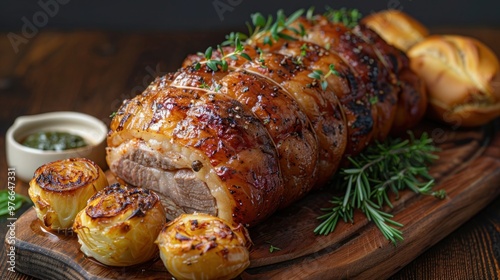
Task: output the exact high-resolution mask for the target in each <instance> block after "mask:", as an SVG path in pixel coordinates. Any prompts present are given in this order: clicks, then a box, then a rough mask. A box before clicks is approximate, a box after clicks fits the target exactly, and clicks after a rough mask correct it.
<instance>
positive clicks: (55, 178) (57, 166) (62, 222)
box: [28, 158, 108, 230]
mask: <svg viewBox="0 0 500 280" xmlns="http://www.w3.org/2000/svg"><path fill="white" fill-rule="evenodd" d="M29 185H30V188H29V189H28V194H29V196H30V198H31V200H32V201H33V203H34V205H35V210H36V214H37V216H38V218H39V219H40V220H41V221H42V223H43V224H44V225H45V226H46V227H48V228H50V229H53V230H66V229H70V228H71V227H72V226H73V221H74V219H75V216H76V214H77V213H78V212H79V211H80V210H82V209H83V208H84V207H85V206H86V205H87V200H88V199H89V198H90V197H91V196H93V195H94V194H95V193H96V192H97V191H99V190H102V189H103V188H104V187H106V186H107V185H108V180H107V179H106V176H105V175H104V172H103V171H102V169H101V168H100V167H99V166H98V165H97V164H95V163H94V162H93V161H91V160H89V159H85V158H71V159H64V160H58V161H54V162H50V163H47V164H44V165H42V166H40V167H39V168H38V169H37V170H36V171H35V175H34V177H33V179H32V180H31V181H30V183H29Z"/></svg>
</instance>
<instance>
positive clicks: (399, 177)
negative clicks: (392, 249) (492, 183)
mask: <svg viewBox="0 0 500 280" xmlns="http://www.w3.org/2000/svg"><path fill="white" fill-rule="evenodd" d="M409 136H410V137H409V139H407V140H402V139H388V140H387V141H385V142H383V143H380V142H377V143H375V144H374V145H371V146H369V147H368V148H367V149H366V150H365V151H364V152H363V153H361V154H359V155H358V156H356V157H354V158H351V157H349V161H350V163H351V167H349V168H344V169H342V170H341V171H340V172H339V173H338V176H337V178H336V179H337V180H336V182H338V186H339V187H340V188H341V189H342V190H345V194H344V195H343V196H340V197H338V196H336V197H333V198H332V200H330V203H331V204H332V205H333V206H332V207H330V208H324V209H322V210H323V211H326V212H327V213H326V214H324V215H321V216H319V217H318V219H320V220H323V222H322V223H321V224H320V225H319V226H318V227H316V229H315V230H314V232H315V233H316V234H324V235H326V234H329V233H331V232H333V231H334V230H335V227H336V225H337V223H338V221H339V219H342V220H344V222H353V217H354V210H355V209H359V210H360V211H361V212H363V213H364V214H365V215H366V217H367V219H368V220H369V221H372V222H374V223H375V225H376V226H377V227H378V228H379V229H380V231H381V232H382V234H383V235H384V236H385V238H387V239H388V240H390V241H391V242H392V243H394V244H397V242H399V241H402V240H403V235H402V232H401V230H399V229H398V228H400V227H402V226H403V225H402V224H400V223H398V222H396V221H394V220H393V219H392V218H393V215H392V214H390V213H387V212H385V211H384V210H383V208H384V206H388V207H390V208H392V207H393V205H392V203H391V201H390V199H389V197H388V191H389V190H390V191H392V192H393V193H395V194H396V197H399V191H401V190H403V189H410V190H412V191H414V192H416V193H418V194H423V195H433V196H434V197H436V198H440V199H442V198H444V197H445V196H446V193H445V192H444V190H439V191H433V190H432V186H433V184H434V180H433V179H432V177H431V176H430V174H429V171H428V167H427V164H429V163H431V162H432V161H434V160H435V159H436V158H437V156H436V155H435V154H434V152H436V151H437V148H436V147H435V146H434V145H433V144H432V139H431V138H429V136H428V135H427V134H426V133H423V134H422V136H421V137H420V138H419V139H417V138H415V137H414V135H413V133H410V132H409Z"/></svg>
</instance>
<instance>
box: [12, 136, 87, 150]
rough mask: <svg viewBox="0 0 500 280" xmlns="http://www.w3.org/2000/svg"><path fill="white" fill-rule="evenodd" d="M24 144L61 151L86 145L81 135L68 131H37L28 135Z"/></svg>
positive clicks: (40, 148) (39, 148)
mask: <svg viewBox="0 0 500 280" xmlns="http://www.w3.org/2000/svg"><path fill="white" fill-rule="evenodd" d="M22 144H23V145H24V146H27V147H30V148H35V149H38V150H44V151H63V150H69V149H75V148H80V147H84V146H87V143H86V142H85V140H83V138H82V137H80V136H78V135H74V134H70V133H68V132H37V133H33V134H31V135H29V136H28V137H26V139H25V140H24V141H23V143H22Z"/></svg>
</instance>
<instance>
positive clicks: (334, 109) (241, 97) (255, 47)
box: [107, 17, 426, 226]
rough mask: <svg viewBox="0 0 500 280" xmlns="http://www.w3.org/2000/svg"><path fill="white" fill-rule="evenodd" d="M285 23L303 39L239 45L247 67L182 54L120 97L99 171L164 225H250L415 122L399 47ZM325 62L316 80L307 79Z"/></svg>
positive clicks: (412, 82) (312, 24) (414, 87)
mask: <svg viewBox="0 0 500 280" xmlns="http://www.w3.org/2000/svg"><path fill="white" fill-rule="evenodd" d="M294 24H296V25H297V26H298V25H299V24H300V25H302V26H303V27H304V28H305V30H306V32H305V34H306V35H305V36H303V37H299V36H298V35H295V34H293V33H290V36H296V38H295V39H296V40H280V41H278V42H275V43H274V44H272V46H270V45H266V44H263V43H262V42H260V41H259V40H252V41H249V42H248V43H247V44H246V45H245V46H244V53H246V54H247V55H248V56H250V57H251V58H252V60H251V61H248V60H246V59H243V58H241V57H239V58H238V59H236V60H231V59H228V62H229V69H228V71H213V70H211V69H210V68H209V67H207V66H206V64H203V63H202V64H201V67H194V65H195V63H196V62H198V61H200V60H203V58H202V57H200V56H198V55H191V56H189V57H188V58H187V59H186V60H185V62H184V64H183V67H182V68H180V69H179V70H178V71H177V72H176V73H171V74H168V75H166V76H164V77H160V78H157V79H156V80H155V81H154V82H153V83H152V84H151V85H150V86H149V87H148V88H147V89H146V90H145V91H144V92H143V93H142V94H141V95H138V96H136V97H135V98H132V99H130V100H125V101H124V103H123V105H122V107H121V108H120V109H119V111H118V112H117V114H116V116H115V117H114V118H113V121H112V123H111V130H110V133H109V136H108V148H107V160H108V164H109V167H110V169H111V171H112V172H113V173H114V174H115V175H116V176H117V177H118V178H120V179H121V180H123V181H125V182H127V183H129V184H132V185H138V186H142V187H146V188H150V189H153V190H156V191H157V192H158V193H159V194H160V196H161V199H162V201H163V204H164V205H165V206H166V208H167V213H168V216H169V217H170V218H174V217H176V216H178V215H179V214H180V213H185V212H187V213H192V212H204V213H209V214H212V215H215V216H219V217H220V218H222V219H225V220H227V221H228V222H234V223H243V224H245V225H250V226H251V225H254V224H256V223H258V222H260V221H262V220H263V219H265V218H266V217H268V216H269V215H271V214H272V213H273V212H274V211H276V210H277V209H279V208H283V207H285V206H287V205H289V204H290V203H292V202H294V201H296V200H297V199H299V198H301V197H303V196H304V195H305V194H306V193H307V192H309V191H310V190H311V189H313V188H315V187H319V186H322V185H324V184H325V183H326V182H328V180H329V179H330V178H331V176H332V175H333V174H334V173H335V172H336V170H337V169H338V167H339V166H340V165H342V164H345V159H346V157H347V156H350V155H356V154H358V153H359V152H360V151H361V150H362V149H363V148H364V147H366V146H367V145H368V144H369V143H371V142H372V141H374V140H381V139H384V138H385V137H387V135H388V134H389V133H390V131H391V130H393V131H394V130H396V131H401V130H406V129H407V128H409V127H411V126H412V125H414V124H415V123H416V122H417V121H418V120H419V119H420V118H421V117H422V115H423V113H424V111H425V105H426V97H425V91H424V90H423V86H422V84H421V82H420V81H419V79H418V78H417V77H416V76H415V75H414V74H413V73H412V72H411V70H409V68H408V59H407V58H406V56H405V55H404V54H403V53H402V52H400V51H398V50H396V49H395V48H393V47H391V46H390V45H388V44H387V43H385V42H384V41H383V40H382V39H381V38H380V37H379V36H378V35H377V34H375V33H374V32H373V31H371V30H369V29H367V28H366V27H364V26H357V27H356V28H354V29H350V28H347V27H345V26H344V25H342V24H333V23H331V22H329V21H328V20H327V19H326V18H323V17H316V18H315V19H314V20H313V21H312V20H308V19H305V18H299V19H298V20H297V21H296V22H295V23H294ZM232 50H233V48H232V47H226V48H225V49H224V51H225V52H226V53H228V52H231V51H232ZM213 55H214V57H215V58H216V57H219V58H220V57H221V54H220V53H218V52H216V51H214V54H213ZM332 65H333V67H334V70H335V74H334V75H328V77H326V78H325V80H326V82H327V83H326V84H323V83H321V81H319V80H317V79H313V78H311V77H310V74H311V73H312V72H313V71H315V70H321V71H323V73H327V72H328V71H329V69H331V67H332Z"/></svg>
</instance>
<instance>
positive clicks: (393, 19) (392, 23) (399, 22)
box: [361, 10, 429, 52]
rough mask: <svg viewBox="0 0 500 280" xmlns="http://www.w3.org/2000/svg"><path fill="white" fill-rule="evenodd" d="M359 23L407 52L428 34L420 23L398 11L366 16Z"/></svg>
mask: <svg viewBox="0 0 500 280" xmlns="http://www.w3.org/2000/svg"><path fill="white" fill-rule="evenodd" d="M361 23H362V24H364V25H366V26H368V27H369V28H370V29H372V30H374V31H375V32H377V33H378V34H379V35H380V36H381V37H382V38H383V39H384V40H385V41H386V42H387V43H389V44H391V45H393V46H395V47H396V48H398V49H400V50H402V51H405V52H406V51H407V50H408V49H409V48H410V47H411V46H413V45H414V44H416V43H418V42H420V41H421V40H423V39H424V38H425V37H427V35H428V34H429V31H427V28H425V27H424V26H423V25H422V24H421V23H420V22H418V21H416V20H415V19H413V18H412V17H410V16H408V15H407V14H405V13H403V12H401V11H398V10H386V11H381V12H378V13H375V14H371V15H369V16H366V17H365V18H363V19H362V20H361Z"/></svg>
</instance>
